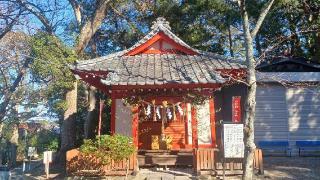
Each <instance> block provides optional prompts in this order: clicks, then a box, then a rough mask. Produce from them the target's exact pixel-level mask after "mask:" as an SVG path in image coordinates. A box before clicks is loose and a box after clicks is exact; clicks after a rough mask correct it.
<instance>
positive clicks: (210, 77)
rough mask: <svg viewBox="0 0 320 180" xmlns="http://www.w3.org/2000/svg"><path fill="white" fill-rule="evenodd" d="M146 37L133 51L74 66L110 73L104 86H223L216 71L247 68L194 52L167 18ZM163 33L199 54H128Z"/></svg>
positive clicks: (79, 68) (203, 53)
mask: <svg viewBox="0 0 320 180" xmlns="http://www.w3.org/2000/svg"><path fill="white" fill-rule="evenodd" d="M151 29H152V30H151V32H149V33H148V34H147V35H146V36H145V37H144V38H142V39H141V40H140V41H139V42H137V43H136V44H135V45H133V46H132V47H131V48H129V49H126V50H123V51H119V52H117V53H113V54H110V55H108V56H103V57H99V58H95V59H90V60H86V61H77V63H76V65H75V66H73V67H72V69H73V70H75V71H104V72H108V75H107V77H106V78H105V79H101V82H102V83H103V84H105V85H162V84H172V83H178V84H192V83H195V84H197V83H223V82H224V79H223V78H222V77H221V76H220V74H219V73H218V72H217V70H223V69H242V68H245V65H244V64H243V62H242V61H240V60H236V59H227V58H225V57H223V56H220V55H216V54H213V53H209V52H204V51H200V50H197V49H194V48H192V47H190V46H189V45H187V44H186V43H185V42H183V41H182V40H181V39H180V38H178V37H177V36H176V35H175V34H173V33H172V32H171V31H170V26H169V23H168V22H167V21H165V19H164V18H158V19H157V21H156V22H154V23H153V26H152V28H151ZM159 32H163V33H164V34H165V35H167V36H168V37H169V38H170V39H172V40H173V41H174V42H176V43H178V44H179V45H181V46H183V47H185V48H187V49H190V50H192V51H193V52H196V53H197V55H184V54H140V55H134V56H129V55H127V53H128V52H130V51H132V50H134V49H135V48H137V47H139V46H141V45H143V44H144V43H146V42H147V41H148V40H149V39H150V38H152V37H153V36H155V35H156V34H157V33H159Z"/></svg>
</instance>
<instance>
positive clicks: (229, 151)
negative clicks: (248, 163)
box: [223, 124, 244, 158]
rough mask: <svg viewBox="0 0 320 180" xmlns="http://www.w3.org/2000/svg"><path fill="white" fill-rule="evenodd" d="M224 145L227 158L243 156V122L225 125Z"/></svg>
mask: <svg viewBox="0 0 320 180" xmlns="http://www.w3.org/2000/svg"><path fill="white" fill-rule="evenodd" d="M223 147H224V157H225V158H243V157H244V144H243V124H224V125H223Z"/></svg>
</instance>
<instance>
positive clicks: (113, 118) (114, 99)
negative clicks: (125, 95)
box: [110, 94, 116, 135]
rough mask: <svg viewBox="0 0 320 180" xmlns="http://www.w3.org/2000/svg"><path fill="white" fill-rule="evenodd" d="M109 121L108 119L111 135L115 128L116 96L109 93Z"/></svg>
mask: <svg viewBox="0 0 320 180" xmlns="http://www.w3.org/2000/svg"><path fill="white" fill-rule="evenodd" d="M111 100H112V101H111V121H110V134H111V135H113V134H114V133H115V129H116V98H115V96H114V95H113V94H111Z"/></svg>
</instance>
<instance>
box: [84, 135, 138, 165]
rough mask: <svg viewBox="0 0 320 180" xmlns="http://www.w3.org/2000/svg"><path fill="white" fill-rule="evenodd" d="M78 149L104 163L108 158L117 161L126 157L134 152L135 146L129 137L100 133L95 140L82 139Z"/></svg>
mask: <svg viewBox="0 0 320 180" xmlns="http://www.w3.org/2000/svg"><path fill="white" fill-rule="evenodd" d="M80 151H81V152H82V153H84V154H85V155H92V156H94V157H96V158H97V159H98V160H100V162H101V163H102V164H104V165H105V164H108V163H109V162H110V160H114V161H116V162H117V161H121V160H123V159H128V158H129V157H130V156H131V155H132V154H133V153H134V152H135V147H134V145H133V144H132V139H131V138H130V137H127V136H123V135H119V134H115V135H112V136H110V135H102V136H100V137H97V138H96V139H95V140H90V139H89V140H84V144H83V145H82V146H81V147H80Z"/></svg>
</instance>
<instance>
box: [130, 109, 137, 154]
mask: <svg viewBox="0 0 320 180" xmlns="http://www.w3.org/2000/svg"><path fill="white" fill-rule="evenodd" d="M131 111H132V139H133V144H134V145H135V147H137V148H138V137H139V134H138V132H139V128H138V125H139V116H138V114H139V113H138V111H139V108H138V107H132V109H131Z"/></svg>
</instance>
